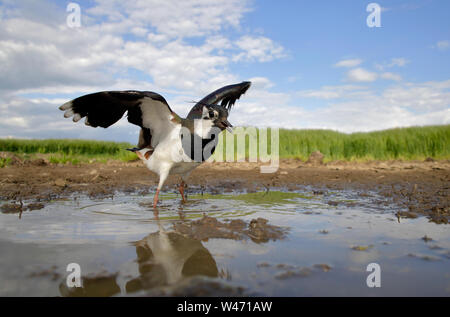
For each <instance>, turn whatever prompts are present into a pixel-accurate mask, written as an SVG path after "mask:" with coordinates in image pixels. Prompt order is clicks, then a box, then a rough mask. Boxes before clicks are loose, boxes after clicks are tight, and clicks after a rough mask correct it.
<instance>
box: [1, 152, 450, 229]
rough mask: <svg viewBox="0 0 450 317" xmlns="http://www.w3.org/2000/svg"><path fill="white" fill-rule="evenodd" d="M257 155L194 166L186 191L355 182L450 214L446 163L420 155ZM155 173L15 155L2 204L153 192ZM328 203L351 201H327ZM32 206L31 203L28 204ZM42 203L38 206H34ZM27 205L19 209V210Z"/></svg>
mask: <svg viewBox="0 0 450 317" xmlns="http://www.w3.org/2000/svg"><path fill="white" fill-rule="evenodd" d="M260 166H261V164H259V163H205V164H203V165H202V166H200V167H199V168H197V169H196V170H194V172H193V173H192V175H191V177H190V179H189V182H188V189H187V195H188V196H189V195H196V194H204V193H209V194H211V195H218V194H223V193H230V192H247V193H252V192H259V191H270V190H273V189H283V191H286V192H289V191H294V190H303V189H306V188H311V189H312V191H313V194H314V195H323V194H324V193H325V194H326V193H327V192H328V191H333V190H356V191H358V192H359V195H360V196H361V197H370V195H372V194H371V193H377V194H380V195H381V196H383V197H384V199H380V200H378V201H377V202H376V203H378V204H379V205H380V206H382V205H383V204H386V203H387V202H388V201H389V202H390V201H393V202H395V203H396V204H399V205H401V206H402V209H401V210H399V211H398V212H397V214H396V217H397V218H398V219H399V220H400V219H402V218H412V219H413V218H417V217H419V216H426V217H427V218H429V219H430V221H432V222H435V223H442V224H447V223H449V221H450V198H449V197H450V186H449V184H450V163H449V162H448V161H434V160H425V161H423V162H401V161H392V162H367V163H351V162H330V163H328V164H319V163H317V164H312V163H305V162H301V161H298V160H282V161H281V162H280V167H279V169H278V171H277V172H276V173H272V174H263V173H260ZM178 182H179V179H178V178H177V177H176V176H171V177H169V180H168V181H167V183H166V186H165V187H164V189H163V192H170V193H176V192H177V189H176V188H177V184H178ZM156 184H157V177H156V175H154V174H153V173H151V172H150V171H148V170H147V169H146V168H145V167H144V166H143V165H142V163H141V162H129V163H121V162H110V163H107V164H81V165H76V166H74V165H70V164H66V165H62V164H57V165H54V164H49V163H46V162H45V161H44V160H42V159H38V160H37V161H36V162H34V161H31V162H22V163H16V164H13V165H10V166H7V167H5V168H1V169H0V199H2V200H5V201H10V202H12V205H10V206H5V207H2V212H19V211H20V210H21V209H23V206H22V207H19V205H20V201H22V200H28V201H32V203H33V204H35V206H40V204H45V202H48V201H51V200H54V199H57V198H61V197H68V196H69V195H71V194H73V193H81V194H87V195H89V196H90V197H92V198H95V197H98V198H108V197H110V198H112V197H114V195H115V193H117V192H128V193H134V192H138V193H140V194H142V195H143V196H144V195H148V194H151V193H153V191H154V189H155V187H156ZM328 204H329V205H331V206H337V205H339V204H345V205H347V206H351V205H352V204H355V202H338V201H332V200H330V201H328ZM31 208H33V207H32V206H30V209H31ZM36 209H39V208H36ZM23 211H24V210H23Z"/></svg>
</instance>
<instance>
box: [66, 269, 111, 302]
mask: <svg viewBox="0 0 450 317" xmlns="http://www.w3.org/2000/svg"><path fill="white" fill-rule="evenodd" d="M117 275H118V274H117V273H114V274H112V273H107V272H101V273H98V274H96V275H91V276H85V277H83V278H82V280H81V285H82V286H81V287H71V288H69V287H67V285H66V281H65V280H64V281H63V282H61V284H60V285H59V292H60V294H61V296H64V297H106V296H113V295H115V294H118V293H120V287H119V285H117V282H116V278H117Z"/></svg>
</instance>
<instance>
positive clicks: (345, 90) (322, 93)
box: [297, 85, 367, 100]
mask: <svg viewBox="0 0 450 317" xmlns="http://www.w3.org/2000/svg"><path fill="white" fill-rule="evenodd" d="M366 94H367V87H365V86H356V85H340V86H324V87H322V88H320V89H317V90H314V89H310V90H302V91H299V92H298V93H297V95H298V96H299V97H302V98H318V99H325V100H326V99H338V98H354V97H356V96H361V95H366Z"/></svg>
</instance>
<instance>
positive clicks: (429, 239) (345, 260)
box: [0, 189, 450, 296]
mask: <svg viewBox="0 0 450 317" xmlns="http://www.w3.org/2000/svg"><path fill="white" fill-rule="evenodd" d="M161 199H162V201H161V203H160V206H159V208H158V213H157V214H156V213H154V211H153V208H152V207H151V205H152V196H151V195H146V196H142V195H138V194H124V193H117V194H116V195H114V196H113V197H109V198H105V199H90V198H88V197H86V196H75V195H74V196H72V197H70V198H69V199H60V200H54V201H50V202H47V203H45V204H44V205H43V206H39V207H40V209H39V208H35V209H34V208H31V207H30V209H33V210H28V211H25V209H26V206H27V205H30V204H31V203H33V202H23V205H24V206H23V208H22V209H23V210H24V211H23V212H21V213H20V212H17V211H18V209H20V208H16V207H17V206H16V207H14V206H13V207H10V206H8V208H7V206H6V204H7V203H10V202H3V203H2V205H3V206H4V207H5V208H3V209H2V210H3V212H2V213H0V251H1V257H0V295H2V296H112V295H116V296H117V295H132V296H134V295H203V296H205V295H220V296H226V295H230V296H238V295H262V296H316V295H325V296H328V295H336V296H347V295H348V296H350V295H352V296H400V295H402V296H412V295H413V296H417V295H421V296H436V295H440V296H448V295H450V230H449V228H450V227H449V226H448V225H437V224H435V223H431V222H428V220H427V219H426V218H424V217H421V218H416V219H397V217H396V216H395V212H396V211H398V209H397V207H396V206H395V205H394V204H390V203H389V204H388V203H385V198H381V197H378V196H377V195H376V194H375V193H369V194H367V193H365V194H364V195H360V194H359V193H357V192H351V191H348V192H347V191H340V192H320V191H313V190H312V189H311V190H306V191H305V192H287V191H283V190H282V189H280V190H279V191H268V192H257V193H241V194H238V193H229V194H219V195H212V194H204V195H201V194H195V195H191V196H189V197H188V202H187V203H186V204H182V203H180V197H179V195H175V194H165V195H162V196H161ZM32 206H35V205H32ZM42 207H43V208H42ZM14 208H16V209H17V210H16V209H14ZM70 263H76V264H78V265H79V267H80V269H81V278H82V284H83V287H82V288H76V287H73V288H71V287H68V286H67V283H66V277H67V276H68V275H69V274H70V273H71V272H68V271H67V266H68V265H69V264H70ZM370 263H377V264H378V265H379V267H380V275H379V277H380V279H379V281H380V283H381V287H368V284H367V278H368V276H369V274H371V272H368V271H367V266H368V265H369V264H370ZM370 280H371V279H370Z"/></svg>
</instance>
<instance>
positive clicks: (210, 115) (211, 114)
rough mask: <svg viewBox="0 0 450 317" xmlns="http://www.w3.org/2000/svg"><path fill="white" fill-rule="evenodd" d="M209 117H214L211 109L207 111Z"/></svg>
mask: <svg viewBox="0 0 450 317" xmlns="http://www.w3.org/2000/svg"><path fill="white" fill-rule="evenodd" d="M209 117H210V118H214V111H212V110H210V111H209Z"/></svg>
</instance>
